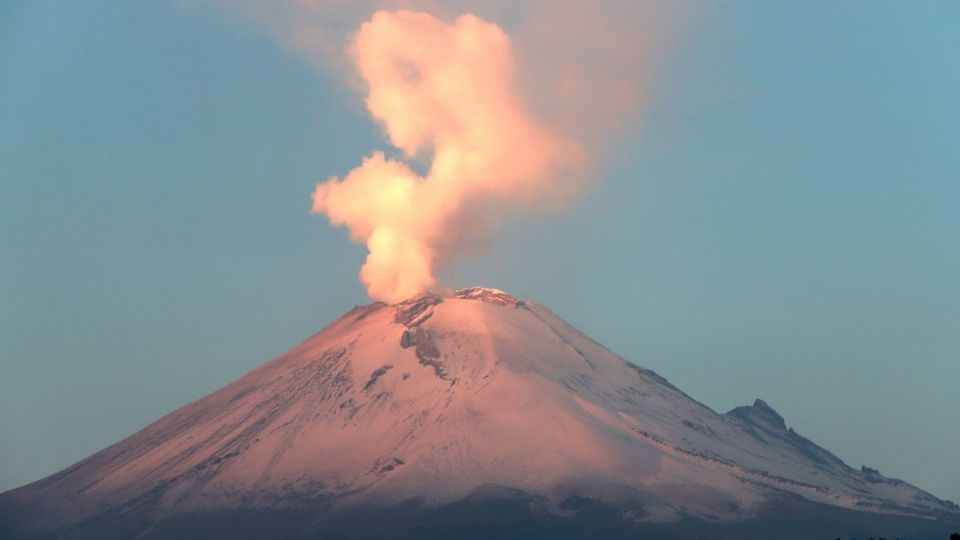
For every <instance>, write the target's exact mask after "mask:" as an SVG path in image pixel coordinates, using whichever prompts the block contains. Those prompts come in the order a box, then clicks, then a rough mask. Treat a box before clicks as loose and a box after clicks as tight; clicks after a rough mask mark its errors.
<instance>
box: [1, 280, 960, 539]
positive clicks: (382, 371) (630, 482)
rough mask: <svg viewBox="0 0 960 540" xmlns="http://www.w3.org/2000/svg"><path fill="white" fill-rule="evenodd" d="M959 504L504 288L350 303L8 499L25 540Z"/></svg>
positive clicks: (789, 519) (947, 509)
mask: <svg viewBox="0 0 960 540" xmlns="http://www.w3.org/2000/svg"><path fill="white" fill-rule="evenodd" d="M958 522H960V509H958V507H957V506H956V505H955V504H953V503H950V502H949V501H943V500H940V499H938V498H936V497H934V496H933V495H931V494H929V493H927V492H925V491H923V490H921V489H918V488H916V487H914V486H912V485H910V484H907V483H906V482H903V481H900V480H895V479H891V478H887V477H884V476H882V475H881V474H880V473H879V472H877V471H875V470H873V469H869V468H866V467H864V468H863V469H861V470H855V469H853V468H851V467H849V466H847V465H846V464H845V463H844V462H843V461H841V460H840V459H839V458H837V457H836V456H834V455H833V454H831V453H830V452H828V451H827V450H824V449H823V448H821V447H819V446H817V445H816V444H814V443H813V442H811V441H809V440H808V439H806V438H804V437H802V436H801V435H799V434H797V433H796V432H794V431H793V430H792V429H789V428H788V427H787V425H786V423H785V421H784V419H783V418H782V417H781V416H780V415H779V414H777V412H776V411H774V410H773V409H772V408H771V407H770V406H769V405H767V404H766V403H764V402H763V401H760V400H757V401H756V402H754V404H753V405H750V406H744V407H737V408H736V409H734V410H732V411H730V412H728V413H726V414H718V413H716V412H714V411H713V410H711V409H710V408H708V407H706V406H704V405H702V404H701V403H699V402H697V401H695V400H694V399H692V398H691V397H689V396H687V395H686V394H684V393H683V392H681V391H680V390H679V389H677V388H676V387H674V386H673V385H671V384H670V383H669V382H667V381H666V380H665V379H663V378H662V377H660V376H659V375H657V374H656V373H654V372H652V371H650V370H647V369H644V368H641V367H639V366H637V365H634V364H632V363H629V362H627V361H625V360H624V359H622V358H620V357H619V356H617V355H616V354H614V353H612V352H610V351H609V350H607V349H605V348H604V347H602V346H601V345H599V344H598V343H596V342H594V341H592V340H591V339H590V338H588V337H587V336H585V335H583V334H582V333H580V332H578V331H577V330H576V329H574V328H572V327H571V326H570V325H568V324H566V323H565V322H563V321H562V320H560V319H559V318H558V317H556V316H555V315H553V314H552V313H551V312H550V311H548V310H547V309H545V308H543V307H541V306H539V305H536V304H532V303H529V302H523V301H519V300H517V299H516V298H514V297H512V296H510V295H508V294H506V293H504V292H502V291H498V290H495V289H485V288H472V289H461V290H458V291H456V293H454V294H453V295H451V296H449V297H441V296H438V295H433V294H422V295H419V296H416V297H414V298H411V299H409V300H407V301H404V302H401V303H399V304H394V305H388V304H383V303H375V304H371V305H368V306H364V307H358V308H355V309H354V310H352V311H350V312H349V313H347V314H346V315H344V316H343V317H341V318H340V319H339V320H337V321H336V322H334V323H333V324H331V325H330V326H328V327H327V328H325V329H324V330H322V331H321V332H319V333H317V334H316V335H314V336H312V337H311V338H309V339H308V340H307V341H305V342H304V343H302V344H301V345H299V346H297V347H296V348H294V349H293V350H291V351H290V352H288V353H286V354H283V355H281V356H280V357H278V358H276V359H274V360H272V361H270V362H268V363H266V364H264V365H263V366H261V367H259V368H257V369H255V370H253V371H251V372H250V373H248V374H246V375H244V376H243V377H241V378H240V379H238V380H237V381H235V382H233V383H231V384H229V385H228V386H226V387H224V388H222V389H220V390H218V391H216V392H214V393H212V394H210V395H208V396H206V397H204V398H202V399H200V400H198V401H195V402H193V403H191V404H189V405H187V406H185V407H183V408H181V409H179V410H177V411H174V412H173V413H171V414H169V415H167V416H165V417H164V418H162V419H160V420H158V421H157V422H155V423H153V424H151V425H149V426H147V427H146V428H145V429H143V430H142V431H140V432H138V433H136V434H134V435H133V436H131V437H129V438H127V439H125V440H123V441H121V442H119V443H117V444H115V445H113V446H111V447H109V448H106V449H104V450H102V451H100V452H98V453H96V454H94V455H93V456H90V457H89V458H87V459H85V460H83V461H81V462H79V463H77V464H75V465H73V466H71V467H69V468H67V469H65V470H63V471H61V472H59V473H57V474H54V475H53V476H50V477H48V478H45V479H43V480H40V481H37V482H35V483H33V484H29V485H27V486H24V487H21V488H19V489H15V490H13V491H9V492H7V493H4V494H2V495H0V533H4V534H0V536H4V537H13V538H34V537H37V538H48V537H49V538H134V537H136V538H141V539H153V538H187V537H189V538H224V537H230V538H236V537H251V538H261V537H270V538H285V537H290V538H342V537H358V538H359V537H418V538H422V537H433V538H439V537H453V536H456V537H490V536H499V537H534V536H549V537H593V536H603V537H632V538H637V537H644V534H649V535H650V536H649V537H651V538H688V537H693V538H697V537H708V538H817V537H822V538H827V537H829V538H834V537H837V536H843V537H849V536H851V535H854V534H856V535H881V534H882V535H886V536H890V537H893V536H896V535H899V536H901V537H907V536H908V535H913V537H918V536H919V537H923V536H924V535H929V537H931V538H946V537H947V535H948V534H949V532H950V530H951V529H956V528H957V523H958Z"/></svg>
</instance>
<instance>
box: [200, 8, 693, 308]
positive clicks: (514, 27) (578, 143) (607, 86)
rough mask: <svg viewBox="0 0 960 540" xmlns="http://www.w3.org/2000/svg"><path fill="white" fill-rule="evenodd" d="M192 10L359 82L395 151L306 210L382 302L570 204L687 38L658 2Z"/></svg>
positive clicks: (372, 159)
mask: <svg viewBox="0 0 960 540" xmlns="http://www.w3.org/2000/svg"><path fill="white" fill-rule="evenodd" d="M198 1H213V2H216V3H219V4H222V5H223V6H224V7H226V8H227V9H229V10H230V11H232V12H234V13H237V14H240V15H241V16H243V17H244V18H246V19H248V20H250V21H253V22H254V23H255V24H256V25H257V26H259V27H261V28H263V29H265V30H267V31H268V32H269V33H270V34H271V35H273V36H275V37H277V38H279V39H280V41H281V42H282V43H283V44H284V45H285V46H286V47H288V48H289V49H290V50H291V51H293V52H295V53H296V54H298V55H300V56H301V57H303V58H304V59H305V60H306V61H307V62H308V63H309V64H310V65H311V66H313V67H314V68H315V69H316V70H318V71H320V72H323V73H328V72H330V71H331V70H333V71H334V72H337V73H339V74H342V75H347V76H346V77H344V79H345V80H348V81H349V82H351V83H353V82H356V83H358V84H356V85H352V86H355V87H356V88H358V89H359V90H360V92H361V93H362V94H363V95H364V96H365V103H364V104H365V107H366V109H367V112H369V114H370V115H371V116H372V117H373V119H374V120H375V121H376V122H378V123H379V124H380V125H381V126H382V127H383V129H384V131H385V135H386V138H387V140H388V142H389V144H390V145H392V146H393V148H385V149H384V150H385V151H382V150H377V151H373V152H372V153H371V154H370V155H369V156H368V157H367V158H366V159H364V160H363V161H362V163H361V164H360V166H358V167H357V168H355V169H354V170H352V171H350V172H349V173H348V174H347V175H346V176H344V177H343V178H336V177H334V178H330V179H328V180H327V181H325V182H322V183H320V184H319V185H318V186H317V188H316V190H315V192H314V194H313V208H312V210H313V211H314V212H316V213H319V214H324V215H326V216H327V217H328V218H329V220H330V222H331V223H333V224H334V225H338V226H344V227H347V228H348V229H349V230H350V236H351V238H352V239H353V240H354V241H355V242H359V243H365V244H366V246H367V248H368V250H369V256H368V257H367V260H366V263H365V264H364V265H363V268H362V270H361V275H360V277H361V280H362V281H363V283H364V284H366V286H367V289H368V291H369V293H370V296H371V297H373V298H375V299H378V300H384V301H387V302H391V301H397V300H401V299H404V298H406V297H409V296H411V295H413V294H415V293H417V292H420V291H423V290H428V289H431V288H434V287H437V286H438V283H437V279H438V278H437V274H438V272H439V271H441V270H442V269H443V268H444V266H445V265H447V264H448V263H450V262H451V260H452V259H453V258H455V257H456V256H457V255H460V254H461V253H463V252H465V251H470V250H472V249H476V247H477V246H483V245H484V243H485V242H486V241H487V240H488V238H489V237H490V236H491V229H492V224H495V223H496V222H497V221H498V220H497V217H498V216H497V214H500V213H501V212H504V211H509V210H510V209H511V208H512V209H516V208H518V207H525V208H542V207H555V206H557V205H555V204H549V203H551V202H557V201H560V202H563V201H566V200H568V197H567V196H568V195H569V194H571V193H574V192H576V191H577V188H578V187H581V186H582V185H583V183H584V181H585V180H588V179H589V178H590V176H591V174H590V172H592V170H593V169H594V168H595V167H596V162H597V161H600V160H601V159H602V157H603V154H605V153H607V152H609V148H611V147H612V145H610V144H609V142H610V139H611V136H610V135H611V134H613V133H617V132H618V131H619V129H618V128H621V127H627V126H631V127H634V128H635V127H636V126H637V125H638V124H637V122H636V119H637V118H638V117H639V116H640V115H639V114H637V113H642V112H643V111H642V105H643V104H644V102H645V100H644V97H645V94H646V91H647V89H648V86H649V81H650V79H651V77H650V74H651V73H652V72H653V70H654V69H655V64H656V62H655V61H656V60H658V59H659V58H661V57H662V56H663V54H662V52H663V50H664V49H665V45H667V44H669V42H671V41H672V40H673V39H675V38H676V37H677V36H678V34H679V33H680V32H679V29H680V28H682V27H684V26H688V25H686V24H683V25H681V24H679V19H681V18H682V19H686V17H683V15H684V13H683V11H684V10H683V9H682V7H680V6H681V5H682V4H680V3H677V2H672V1H657V0H651V1H649V2H619V1H614V0H612V1H602V0H598V1H597V2H581V1H579V0H528V1H525V2H514V1H506V0H483V1H477V0H460V1H457V2H451V1H447V0H444V1H439V0H275V1H273V2H269V3H267V2H260V1H258V0H198ZM398 8H403V9H398ZM465 12H467V13H473V15H462V16H459V17H457V16H458V15H460V14H461V13H465ZM370 13H374V15H373V16H372V17H371V16H370ZM428 13H429V14H428ZM488 21H497V22H498V23H499V24H493V23H491V22H488ZM358 26H359V31H355V30H356V29H357V27H358ZM504 29H507V31H505V30H504ZM348 31H355V33H352V34H349V35H348V34H347V32H348ZM508 34H509V35H508ZM511 36H512V38H511ZM344 43H348V44H349V46H348V47H347V54H344V47H343V44H344ZM424 164H425V166H426V168H425V172H422V173H419V174H418V172H417V170H424V167H421V166H420V165H424Z"/></svg>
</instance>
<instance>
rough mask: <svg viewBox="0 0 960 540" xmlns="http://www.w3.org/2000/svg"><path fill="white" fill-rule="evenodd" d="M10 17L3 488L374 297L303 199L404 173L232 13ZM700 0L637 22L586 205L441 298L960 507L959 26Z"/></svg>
mask: <svg viewBox="0 0 960 540" xmlns="http://www.w3.org/2000/svg"><path fill="white" fill-rule="evenodd" d="M0 11H2V12H4V16H3V17H2V19H3V20H4V21H5V22H4V23H3V24H2V25H0V42H2V43H3V46H2V47H0V73H2V74H4V75H5V76H4V81H5V84H3V85H0V115H2V117H3V118H5V119H6V121H4V122H0V189H2V190H3V191H2V196H0V230H2V231H3V234H0V248H2V249H3V252H4V253H5V254H6V257H5V258H4V259H5V260H4V262H3V264H0V298H3V299H4V301H3V302H0V321H2V323H0V340H2V341H3V342H4V343H5V344H6V345H7V347H6V348H5V352H4V354H3V355H2V358H0V369H2V371H3V373H4V377H2V378H0V411H2V412H0V430H2V432H3V433H4V436H2V437H0V492H3V491H7V490H9V489H13V488H15V487H18V486H21V485H24V484H27V483H29V482H33V481H35V480H38V479H40V478H42V477H46V476H48V475H50V474H53V473H55V472H57V471H59V470H61V469H63V468H65V467H67V466H69V465H71V464H73V463H75V462H77V461H78V460H80V459H83V458H85V457H87V456H88V455H90V454H92V453H94V452H96V451H99V450H100V449H103V448H105V447H107V446H109V445H111V444H113V443H115V442H118V441H119V440H121V439H122V438H124V437H126V436H129V435H131V434H132V433H134V432H136V431H138V430H140V429H141V428H143V427H145V426H146V425H147V424H149V423H150V422H153V421H154V420H156V419H158V418H160V417H162V416H163V415H165V414H167V413H169V412H170V411H172V410H174V409H176V408H179V407H181V406H183V405H186V404H187V403H189V402H192V401H193V400H196V399H198V398H200V397H202V396H204V395H206V394H208V393H210V392H212V391H214V390H216V389H218V388H220V387H222V386H223V385H225V384H227V383H229V382H230V381H232V380H234V379H236V378H237V377H239V376H241V375H243V374H244V373H247V372H249V371H250V370H252V369H254V368H256V367H257V366H259V365H261V364H262V363H264V362H266V361H268V360H269V359H271V358H274V357H276V356H277V355H279V354H281V353H283V352H284V351H286V350H289V349H290V348H292V347H293V346H295V345H296V344H297V343H300V342H301V341H303V340H304V339H306V338H307V337H308V336H309V335H311V334H313V333H314V332H316V331H318V330H319V329H320V328H322V327H324V326H326V325H327V324H329V323H330V322H332V321H334V320H336V318H337V317H339V316H340V315H341V314H343V313H345V312H347V311H348V310H349V308H350V306H354V305H365V304H368V303H370V302H372V300H370V299H369V298H368V296H367V293H366V291H365V287H364V286H363V285H362V284H361V283H360V282H359V281H358V278H357V271H358V269H359V268H360V267H361V265H362V264H363V261H364V258H365V257H366V249H365V247H364V246H363V245H356V244H353V243H351V242H350V241H349V238H348V232H347V231H345V230H343V229H339V228H334V227H332V226H330V225H329V224H328V223H327V221H326V220H325V219H323V218H322V217H319V216H316V215H310V213H309V212H310V210H311V192H313V191H314V189H315V186H316V184H317V183H321V182H324V181H326V180H325V179H329V178H331V177H340V178H342V177H345V176H346V175H348V173H350V171H351V170H353V169H354V168H355V167H357V166H358V164H359V163H361V160H362V159H363V158H364V157H365V156H368V155H370V153H371V151H375V150H383V151H386V153H387V157H388V158H390V159H401V158H402V157H403V156H401V155H400V152H399V151H398V150H397V148H395V147H394V146H392V145H391V144H390V143H389V142H388V141H387V140H386V137H385V136H384V135H383V134H382V133H381V131H382V130H381V128H380V127H379V126H378V125H377V124H376V122H375V121H374V120H373V119H371V118H370V116H369V115H368V114H367V112H366V111H364V110H363V109H364V106H363V104H362V103H361V96H360V94H358V93H356V92H355V91H354V89H353V88H351V87H350V86H349V84H350V83H349V81H345V80H344V77H342V73H341V72H339V71H337V69H335V68H331V67H329V66H327V67H319V68H318V67H317V65H314V64H311V62H309V61H307V60H305V59H304V58H303V56H302V55H300V54H298V53H297V52H296V51H295V50H292V48H291V46H290V44H289V43H283V42H282V40H280V39H277V37H276V36H275V35H272V34H271V32H272V31H273V30H272V29H270V28H267V29H264V28H263V27H261V26H258V25H257V24H255V22H252V21H251V20H250V19H248V18H247V17H248V15H247V14H238V13H234V12H229V11H227V10H224V9H220V8H219V5H215V4H213V3H206V2H198V3H180V2H175V3H171V4H170V5H150V6H135V5H124V4H118V3H109V2H106V3H98V2H92V3H89V4H84V5H76V4H70V3H62V4H61V3H51V4H43V5H40V4H37V3H31V2H22V3H13V4H8V5H7V6H6V7H5V8H0ZM464 11H467V10H464ZM488 11H489V12H490V13H488V14H487V15H488V18H489V19H491V20H493V21H494V22H497V23H499V24H502V25H503V27H504V28H505V29H506V31H507V32H508V33H510V32H514V31H517V32H519V30H518V28H519V26H520V23H519V22H517V21H516V20H512V19H509V18H506V19H504V20H502V21H501V20H496V19H494V18H493V15H495V14H496V12H495V10H494V9H493V8H489V9H488ZM689 11H690V12H691V13H683V14H682V16H681V15H676V16H674V15H671V16H669V17H667V16H665V17H664V18H663V19H660V20H658V24H662V25H663V27H662V28H660V30H661V31H662V32H663V33H665V34H669V39H667V38H663V39H662V41H658V42H657V44H656V46H655V47H653V48H654V49H655V50H656V58H655V61H651V62H650V64H651V65H644V67H643V70H644V71H643V72H644V74H645V78H644V87H643V91H642V92H641V94H642V98H641V99H640V103H639V105H638V107H637V109H636V111H635V112H634V113H631V114H629V115H626V117H625V120H624V121H623V125H621V126H618V127H616V128H615V129H613V128H611V129H609V130H608V131H607V132H605V135H603V137H600V138H597V139H596V140H600V141H602V144H596V145H595V146H599V147H600V149H601V150H602V151H601V152H600V153H599V154H597V155H596V156H595V157H594V162H593V163H591V168H592V170H591V171H590V172H589V173H584V174H585V175H592V176H593V177H592V178H588V179H587V180H583V181H582V184H581V185H578V190H579V191H578V194H577V195H576V196H575V197H573V198H572V199H571V200H570V201H569V202H567V203H566V206H565V207H561V208H559V209H553V208H551V209H550V210H547V211H540V210H539V209H538V208H536V207H534V208H533V210H529V211H528V210H527V209H521V210H520V211H518V212H515V213H513V214H507V215H505V216H500V215H498V216H497V217H499V218H500V219H497V220H493V219H491V224H490V225H489V226H490V229H491V231H490V234H489V235H488V238H486V239H485V242H487V244H486V245H485V246H484V249H485V251H483V250H481V251H476V252H472V253H468V254H466V255H465V256H460V258H455V259H451V260H452V261H453V262H452V263H451V264H450V265H449V266H447V267H445V268H444V267H439V268H438V270H437V275H438V276H439V283H440V284H441V285H442V286H447V287H451V288H462V287H470V286H484V287H496V288H499V289H502V290H504V291H506V292H508V293H509V294H511V295H514V296H516V297H517V298H520V299H522V300H530V301H533V302H536V303H538V304H541V305H543V306H545V307H547V308H548V309H550V310H551V311H553V312H554V313H556V314H557V315H558V316H560V317H561V318H563V319H564V320H566V321H568V322H569V323H570V324H571V325H573V326H574V327H576V328H577V329H579V330H581V331H582V332H584V333H585V334H587V335H589V336H590V337H592V338H593V339H596V340H597V341H598V342H599V343H601V344H602V345H603V346H604V347H607V348H609V349H610V350H612V351H614V352H615V353H616V354H618V355H620V356H622V357H623V358H625V359H626V360H628V361H630V362H632V363H634V364H637V365H640V366H643V367H645V368H649V369H651V370H653V371H655V372H656V373H658V374H659V375H661V376H663V377H665V378H666V379H668V380H669V381H671V383H673V384H674V385H676V386H677V387H678V388H680V389H681V390H682V391H683V392H685V393H687V394H689V395H690V396H692V397H693V398H694V399H696V400H699V401H700V402H702V403H704V404H706V405H707V406H708V407H709V408H711V409H712V410H714V411H717V412H720V413H723V412H726V411H729V410H731V409H733V408H734V407H737V406H741V405H749V404H752V403H753V402H754V400H755V399H761V400H763V401H764V402H766V403H768V404H769V405H770V406H771V407H772V408H773V409H775V410H776V411H777V412H778V413H779V414H781V415H782V416H783V417H784V418H785V419H786V422H787V425H788V426H791V427H793V428H794V429H796V431H797V432H798V433H800V434H802V435H803V436H804V437H806V438H808V439H810V440H812V441H813V442H815V443H816V444H818V445H820V446H822V447H824V448H826V449H827V450H829V451H830V452H833V453H835V454H836V455H837V456H838V457H840V458H841V459H842V460H844V461H845V462H846V463H847V464H849V465H850V466H851V467H853V468H855V469H859V468H860V467H861V466H867V467H870V468H873V469H878V470H879V471H880V472H881V473H882V474H884V475H886V476H889V477H895V478H899V479H902V480H904V481H906V482H909V483H911V484H914V485H916V486H917V487H919V488H921V489H924V490H926V491H929V492H931V493H933V494H934V495H936V496H937V497H940V498H944V499H949V500H953V501H958V502H960V461H958V460H957V459H956V449H957V448H960V428H958V427H957V425H956V419H955V417H956V412H957V410H958V407H957V396H958V395H960V362H957V353H958V352H960V331H958V330H960V283H958V282H957V280H956V279H955V276H956V275H960V213H958V212H957V211H956V209H957V202H960V182H958V176H957V175H958V173H957V171H960V154H958V153H957V152H956V151H955V148H957V147H960V69H958V68H957V67H956V62H955V60H954V59H953V56H954V51H956V50H958V49H960V35H958V34H957V33H956V32H955V31H954V29H953V25H951V24H950V23H951V21H953V20H957V18H958V17H960V6H958V5H952V4H949V3H936V2H929V3H923V4H919V5H915V6H906V5H896V4H892V3H891V4H880V5H875V6H871V8H870V10H869V11H868V10H866V8H865V7H864V8H861V10H859V11H858V9H856V8H853V7H850V6H832V5H820V6H802V5H798V6H780V5H769V4H764V3H760V2H744V3H740V4H735V5H725V6H713V7H706V8H704V7H700V8H699V9H697V10H695V12H694V10H692V9H689ZM458 14H459V13H458ZM491 14H493V15H491ZM368 15H369V13H367V14H364V15H363V16H362V17H360V19H359V20H366V17H367V16H368ZM671 25H675V26H671ZM342 30H343V31H344V32H349V31H353V30H354V29H353V28H352V27H350V28H343V29H342ZM658 39H659V38H658ZM524 46H525V45H524ZM321 63H322V62H321ZM637 69H638V70H640V68H639V67H638V68H637ZM646 74H649V76H648V77H646ZM531 129H533V128H531ZM594 142H595V141H593V140H591V141H588V144H585V145H584V146H587V147H591V148H592V146H591V144H594ZM398 156H399V157H398ZM423 166H424V164H423V163H420V162H418V161H416V159H414V160H413V161H412V163H411V169H413V170H415V171H420V170H422V168H423ZM564 171H566V169H564ZM418 174H419V173H418ZM558 174H559V173H558ZM563 174H566V172H564V173H563ZM521 208H526V207H521ZM482 243H483V242H477V244H482ZM457 256H459V254H457Z"/></svg>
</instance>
